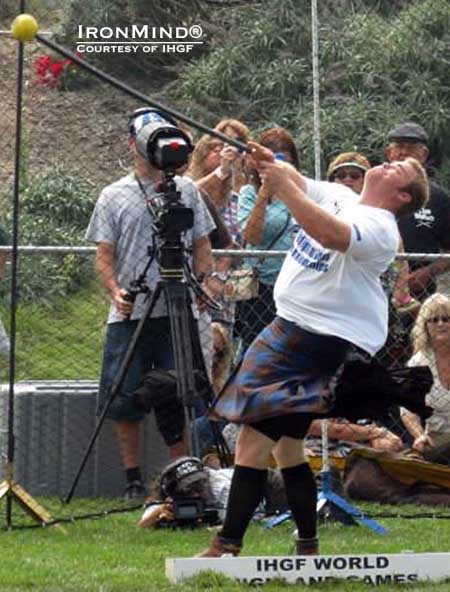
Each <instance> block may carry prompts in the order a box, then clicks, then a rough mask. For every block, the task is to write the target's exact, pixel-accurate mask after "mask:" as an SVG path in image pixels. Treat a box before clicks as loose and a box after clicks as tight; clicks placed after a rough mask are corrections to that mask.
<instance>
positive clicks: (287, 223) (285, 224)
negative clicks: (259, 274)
mask: <svg viewBox="0 0 450 592" xmlns="http://www.w3.org/2000/svg"><path fill="white" fill-rule="evenodd" d="M290 221H291V213H290V212H288V213H287V216H286V222H285V223H284V226H283V228H282V229H281V230H280V232H279V233H278V234H277V235H276V237H275V238H274V239H272V240H271V241H270V244H269V246H267V247H266V248H265V249H264V250H265V251H271V250H272V247H273V246H274V245H276V243H277V242H278V241H279V240H280V238H281V237H282V236H283V234H284V233H285V232H286V229H287V227H288V226H289V222H290ZM265 258H266V257H265V256H264V255H263V256H262V257H258V261H257V263H262V262H263V261H264V260H265Z"/></svg>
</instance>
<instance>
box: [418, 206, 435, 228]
mask: <svg viewBox="0 0 450 592" xmlns="http://www.w3.org/2000/svg"><path fill="white" fill-rule="evenodd" d="M414 219H415V220H416V225H417V228H420V227H421V226H425V228H432V227H433V225H434V222H435V217H434V214H433V212H432V211H431V210H430V208H421V209H420V210H418V211H417V212H415V213H414Z"/></svg>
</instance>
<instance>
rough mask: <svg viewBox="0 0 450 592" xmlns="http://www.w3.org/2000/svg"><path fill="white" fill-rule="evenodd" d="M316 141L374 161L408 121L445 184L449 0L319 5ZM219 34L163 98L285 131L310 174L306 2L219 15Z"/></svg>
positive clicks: (449, 119) (449, 147)
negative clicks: (425, 140) (222, 24)
mask: <svg viewBox="0 0 450 592" xmlns="http://www.w3.org/2000/svg"><path fill="white" fill-rule="evenodd" d="M318 10H319V52H320V55H319V62H320V95H321V96H320V101H321V104H320V116H321V140H322V153H323V155H324V162H323V163H322V171H325V168H326V162H325V161H328V160H329V159H330V158H331V157H332V156H333V154H335V153H337V152H341V151H343V150H359V151H361V152H363V153H365V154H366V155H367V156H368V157H369V158H371V159H372V161H374V162H376V161H377V160H380V159H381V158H382V148H383V146H384V143H385V135H386V132H387V131H388V130H389V129H390V128H391V127H393V125H395V124H397V123H398V122H400V121H405V120H407V119H412V120H415V121H417V122H419V123H421V124H422V125H423V126H424V127H425V128H426V129H427V131H428V132H429V134H430V139H431V140H430V152H431V164H432V165H434V166H435V167H437V168H439V175H440V179H441V181H443V182H444V183H446V184H450V144H449V143H448V142H447V138H448V137H449V135H450V79H449V76H448V64H449V62H448V47H449V46H450V3H449V2H448V0H416V1H408V2H407V1H403V0H397V1H388V0H377V1H368V0H333V2H331V1H327V0H323V2H322V1H321V2H319V6H318ZM223 17H224V20H225V21H226V29H227V32H228V31H230V33H229V34H228V35H227V36H226V37H223V39H222V40H221V42H220V43H216V44H215V47H214V48H213V49H212V50H211V51H210V52H209V53H208V54H207V55H206V56H204V57H202V58H201V59H200V60H197V61H196V62H195V63H191V64H190V65H188V66H187V67H186V68H185V70H184V72H183V74H182V76H181V80H179V81H178V82H177V86H176V87H175V86H174V87H173V89H172V94H173V96H174V97H175V98H177V99H184V101H185V104H186V106H187V108H188V109H189V111H190V113H191V114H192V115H194V116H197V117H202V114H204V113H205V112H208V111H209V112H214V114H215V116H214V117H215V119H214V121H212V122H211V123H214V124H215V123H216V122H217V113H219V114H220V116H222V117H227V116H233V117H240V118H241V119H243V120H244V121H245V122H246V123H247V124H249V125H250V126H251V128H252V130H253V132H254V133H255V134H256V133H258V132H259V131H261V130H262V129H265V128H268V127H271V126H273V125H282V126H285V127H287V128H289V130H290V131H291V132H292V133H293V135H294V137H295V138H296V140H297V144H298V146H299V148H300V149H301V150H302V152H303V156H304V163H303V168H304V170H305V171H309V172H311V171H313V170H314V163H313V160H314V159H313V141H312V138H313V93H312V89H313V77H312V44H311V3H310V1H309V0H296V1H295V2H294V1H291V0H285V1H284V2H281V3H280V2H279V1H278V0H267V1H266V2H264V3H255V4H254V5H247V6H243V7H242V6H241V7H239V8H236V9H234V10H231V9H229V8H228V9H227V11H226V12H225V11H224V12H223Z"/></svg>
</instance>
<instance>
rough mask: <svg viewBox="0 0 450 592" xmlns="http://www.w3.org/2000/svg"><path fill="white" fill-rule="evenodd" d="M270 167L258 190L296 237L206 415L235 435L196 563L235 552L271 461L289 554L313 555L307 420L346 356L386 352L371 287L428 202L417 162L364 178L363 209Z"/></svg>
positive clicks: (381, 309)
mask: <svg viewBox="0 0 450 592" xmlns="http://www.w3.org/2000/svg"><path fill="white" fill-rule="evenodd" d="M254 148H255V150H257V146H255V147H254ZM270 160H271V159H270V156H269V157H268V159H267V160H266V161H261V162H260V165H259V170H260V173H261V176H262V179H263V182H264V183H265V184H266V186H267V189H268V191H270V192H272V193H274V194H275V193H276V195H277V196H278V197H279V198H280V199H281V200H282V201H283V202H284V204H285V205H286V206H287V207H288V208H289V210H290V211H291V213H292V215H293V216H294V218H295V219H296V220H297V222H298V224H299V225H300V230H299V232H298V234H297V236H296V239H295V241H294V244H293V246H292V248H291V250H290V251H289V253H288V255H287V256H286V259H285V261H284V263H283V267H282V269H281V271H280V274H279V276H278V279H277V282H276V284H275V290H274V296H275V303H276V307H277V316H276V317H275V319H274V321H273V322H272V323H271V324H270V325H268V326H267V327H266V328H265V329H264V330H263V331H262V332H261V333H260V334H259V336H258V337H257V338H256V339H255V341H254V342H253V343H252V345H251V346H250V347H249V349H248V351H247V353H246V356H245V358H244V360H243V363H242V366H241V369H240V371H239V373H238V374H237V375H236V376H235V378H234V379H233V380H232V381H231V382H230V384H229V385H228V387H227V388H226V389H225V390H224V392H223V393H222V394H221V395H220V396H219V397H218V399H217V400H216V401H215V402H214V404H213V409H212V411H211V413H210V416H211V417H212V419H216V418H222V419H223V418H225V419H227V420H229V421H233V422H236V423H240V424H243V428H242V430H241V432H240V435H239V438H238V442H237V449H236V457H235V461H236V467H235V471H234V476H233V481H232V484H231V491H230V496H229V500H228V506H227V512H226V517H225V521H224V525H223V528H222V529H221V531H220V532H219V534H218V535H217V536H216V537H215V538H214V539H213V541H212V543H211V545H210V547H209V548H208V549H207V550H205V551H204V552H203V553H201V554H200V555H199V556H200V557H220V556H222V555H224V554H232V555H237V554H238V553H239V552H240V550H241V547H242V540H243V537H244V533H245V531H246V529H247V526H248V524H249V522H250V520H251V517H252V515H253V513H254V510H255V508H256V507H257V506H258V504H259V502H260V500H261V497H262V494H263V490H264V484H265V481H266V478H267V466H268V461H269V458H270V456H271V455H273V457H274V458H275V460H276V462H277V464H278V467H279V468H280V469H281V472H282V475H283V480H284V485H285V488H286V496H287V500H288V503H289V506H290V508H291V511H292V515H293V518H294V520H295V523H296V525H297V530H298V539H297V542H296V544H297V553H298V554H316V553H318V540H317V532H316V521H317V518H316V500H317V491H316V485H315V480H314V476H313V473H312V471H311V469H310V467H309V464H308V462H307V459H306V457H305V454H304V446H303V439H304V437H305V435H306V433H307V431H308V428H309V425H310V423H311V421H312V419H314V418H316V417H324V416H326V411H327V404H326V399H325V393H326V392H327V390H326V388H325V387H326V385H327V384H328V381H329V379H330V377H331V376H333V375H334V374H335V373H336V370H337V369H338V367H339V366H340V365H341V364H342V362H343V360H344V358H345V356H346V354H347V353H348V351H349V349H350V348H357V349H358V350H360V351H362V352H364V353H365V355H367V354H368V355H369V356H373V355H374V354H375V353H376V352H377V351H378V350H379V349H380V348H381V347H382V345H383V344H384V342H385V340H386V336H387V321H388V305H387V300H386V296H385V295H384V292H383V290H382V288H381V285H380V281H379V277H380V275H381V274H382V273H383V271H384V270H385V269H386V268H387V267H388V265H389V264H390V262H391V261H392V260H393V259H394V257H395V255H396V253H397V249H398V243H399V233H398V229H397V222H396V216H400V215H402V214H406V213H410V212H414V211H415V210H417V209H419V208H421V207H422V206H423V205H424V203H426V201H427V199H428V191H429V190H428V181H427V176H426V173H425V171H424V169H423V168H422V166H421V165H420V164H419V163H418V162H417V161H416V160H414V159H406V160H405V161H403V162H393V163H389V164H388V163H384V164H382V165H380V166H377V167H374V168H372V169H371V170H369V171H368V172H367V174H366V176H365V182H364V188H363V191H362V193H361V196H360V199H359V201H356V200H355V194H354V193H353V192H352V191H351V189H349V188H347V187H345V186H343V185H337V184H335V183H326V182H319V181H314V180H311V179H308V178H306V177H304V176H303V175H301V174H300V173H298V172H297V171H296V170H295V169H294V168H293V167H291V166H290V165H288V164H287V163H283V162H275V161H274V160H273V159H272V160H271V161H270ZM362 396H364V395H362Z"/></svg>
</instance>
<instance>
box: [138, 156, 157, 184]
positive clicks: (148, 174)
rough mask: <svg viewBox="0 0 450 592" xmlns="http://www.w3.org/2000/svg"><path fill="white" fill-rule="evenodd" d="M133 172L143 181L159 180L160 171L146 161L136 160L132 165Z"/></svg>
mask: <svg viewBox="0 0 450 592" xmlns="http://www.w3.org/2000/svg"><path fill="white" fill-rule="evenodd" d="M134 173H135V175H136V176H137V177H139V179H141V180H143V181H146V180H148V181H151V182H153V183H155V182H157V181H160V180H161V171H160V170H159V169H155V168H153V167H152V166H150V165H148V164H147V163H146V162H139V161H137V162H136V163H135V166H134Z"/></svg>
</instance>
